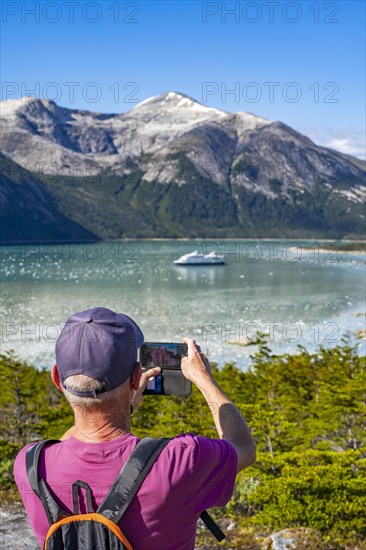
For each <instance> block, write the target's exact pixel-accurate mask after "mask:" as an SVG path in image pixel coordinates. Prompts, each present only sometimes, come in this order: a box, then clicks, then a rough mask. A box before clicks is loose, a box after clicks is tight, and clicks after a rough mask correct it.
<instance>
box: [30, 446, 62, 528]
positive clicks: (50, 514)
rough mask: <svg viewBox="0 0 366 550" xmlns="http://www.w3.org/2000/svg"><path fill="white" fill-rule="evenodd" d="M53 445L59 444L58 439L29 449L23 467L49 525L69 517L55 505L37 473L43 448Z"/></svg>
mask: <svg viewBox="0 0 366 550" xmlns="http://www.w3.org/2000/svg"><path fill="white" fill-rule="evenodd" d="M54 443H60V441H59V440H58V439H46V440H45V441H39V442H38V443H36V444H35V445H33V446H32V447H30V449H28V450H27V452H26V455H25V465H26V469H27V476H28V480H29V484H30V486H31V487H32V489H33V491H34V492H35V493H36V495H37V497H39V498H40V500H41V502H42V504H43V508H44V510H45V512H46V516H47V519H48V523H49V524H50V525H52V524H53V523H55V522H56V521H58V520H60V519H62V518H64V517H67V516H69V515H70V514H68V513H67V512H65V511H64V510H62V508H60V506H59V505H58V504H57V502H56V501H55V499H54V498H53V496H52V495H51V493H50V491H49V489H48V487H47V484H46V482H45V481H44V479H42V478H41V476H40V475H39V472H38V463H39V457H40V454H41V451H42V449H43V447H44V446H45V445H47V444H54Z"/></svg>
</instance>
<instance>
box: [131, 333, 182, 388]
mask: <svg viewBox="0 0 366 550" xmlns="http://www.w3.org/2000/svg"><path fill="white" fill-rule="evenodd" d="M187 353H188V348H187V345H186V344H180V343H174V342H145V343H144V344H143V345H142V346H141V349H140V362H141V365H142V369H143V371H146V370H148V369H152V368H154V367H160V368H161V372H160V374H158V375H157V376H155V377H152V378H150V379H149V380H148V383H147V387H146V389H145V391H144V392H143V393H144V394H145V395H146V394H147V395H149V394H150V395H189V394H190V393H191V392H192V384H191V382H190V381H189V380H187V378H186V377H185V376H184V374H183V372H182V370H181V361H182V357H184V356H186V355H187Z"/></svg>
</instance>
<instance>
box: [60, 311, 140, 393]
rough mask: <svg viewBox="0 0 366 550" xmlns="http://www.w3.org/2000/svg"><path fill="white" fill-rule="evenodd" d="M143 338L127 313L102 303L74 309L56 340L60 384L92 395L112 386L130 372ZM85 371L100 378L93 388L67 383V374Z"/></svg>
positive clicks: (72, 391)
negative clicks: (85, 389) (85, 388)
mask: <svg viewBox="0 0 366 550" xmlns="http://www.w3.org/2000/svg"><path fill="white" fill-rule="evenodd" d="M143 342H144V335H143V334H142V332H141V330H140V329H139V327H138V326H137V324H136V323H135V321H133V319H131V318H130V317H128V316H127V315H124V314H123V313H115V312H114V311H111V310H110V309H107V308H105V307H95V308H92V309H87V310H85V311H81V312H80V313H75V314H74V315H72V316H71V317H69V319H68V320H67V321H66V323H65V326H64V327H63V329H62V331H61V333H60V335H59V337H58V338H57V341H56V364H57V370H58V373H59V376H60V381H61V385H62V386H63V387H64V388H65V389H66V390H68V391H69V392H71V393H73V394H74V395H79V396H82V397H96V396H97V395H98V394H99V393H103V392H107V391H110V390H113V389H114V388H116V387H117V386H120V385H121V384H122V383H123V382H124V381H125V380H127V378H128V377H129V376H130V375H131V373H132V369H133V367H134V365H135V363H136V361H137V351H138V349H139V348H140V347H141V346H142V344H143ZM72 374H85V375H87V376H90V377H91V378H95V379H96V380H99V381H100V382H103V384H104V385H103V388H102V389H100V390H96V391H79V390H75V389H73V388H69V387H68V386H67V377H68V376H71V375H72Z"/></svg>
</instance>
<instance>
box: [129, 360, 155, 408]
mask: <svg viewBox="0 0 366 550" xmlns="http://www.w3.org/2000/svg"><path fill="white" fill-rule="evenodd" d="M160 371H161V368H160V367H154V368H152V369H149V370H147V371H145V372H143V373H142V374H141V378H140V383H139V387H138V389H137V390H135V394H134V396H133V398H132V401H131V405H132V407H133V408H134V409H136V408H137V407H139V406H140V405H141V403H142V402H143V400H144V396H143V395H142V394H143V392H144V390H145V388H146V386H147V382H148V380H149V378H153V377H155V376H157V375H158V374H159V373H160Z"/></svg>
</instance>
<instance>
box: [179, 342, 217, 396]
mask: <svg viewBox="0 0 366 550" xmlns="http://www.w3.org/2000/svg"><path fill="white" fill-rule="evenodd" d="M183 342H184V343H185V344H187V346H188V356H187V357H183V358H182V362H181V368H182V372H183V374H184V376H185V377H186V378H188V380H190V381H191V382H193V383H194V384H197V385H199V382H200V381H201V380H202V379H205V378H206V379H207V378H211V379H212V373H211V366H210V363H209V361H208V359H207V357H206V355H205V354H204V353H202V352H201V350H200V349H199V348H198V347H197V346H196V343H195V341H194V340H192V339H190V338H183Z"/></svg>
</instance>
